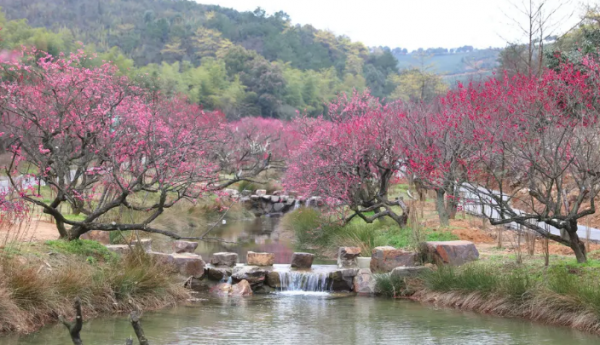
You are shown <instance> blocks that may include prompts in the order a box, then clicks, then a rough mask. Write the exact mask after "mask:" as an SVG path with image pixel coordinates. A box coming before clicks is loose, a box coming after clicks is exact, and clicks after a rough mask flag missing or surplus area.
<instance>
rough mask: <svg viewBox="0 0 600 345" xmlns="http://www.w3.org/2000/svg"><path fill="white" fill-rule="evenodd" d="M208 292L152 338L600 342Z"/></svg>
mask: <svg viewBox="0 0 600 345" xmlns="http://www.w3.org/2000/svg"><path fill="white" fill-rule="evenodd" d="M202 297H204V298H206V300H204V301H202V302H199V303H196V304H193V305H188V306H179V307H176V308H172V309H165V310H161V311H157V312H147V313H145V314H144V316H143V318H142V323H143V326H144V330H145V331H146V336H147V337H148V338H149V340H150V344H153V345H165V344H178V345H191V344H407V345H417V344H457V345H459V344H460V345H468V344H487V345H493V344H498V345H508V344H548V345H559V344H560V345H562V344H569V345H578V344H598V338H597V337H595V336H592V335H587V334H584V333H580V332H577V331H573V330H570V329H567V328H560V327H550V326H544V325H540V324H535V323H531V322H526V321H523V320H518V319H503V318H497V317H492V316H487V315H481V314H475V313H469V312H461V311H457V310H451V309H440V310H438V309H434V308H433V307H431V306H426V305H421V304H419V303H416V302H411V301H403V300H389V299H383V298H370V297H355V296H354V295H350V294H310V293H308V294H297V293H295V294H271V295H262V296H259V295H257V296H254V297H246V298H232V297H210V296H202ZM81 336H82V339H83V340H84V344H86V345H101V344H102V345H107V344H115V345H116V344H119V345H123V344H124V343H125V339H126V338H127V337H129V336H134V334H133V330H132V328H131V326H130V325H129V322H128V321H127V318H126V317H111V318H100V319H95V320H90V321H88V322H86V323H85V325H84V328H83V331H82V332H81ZM134 337H135V336H134ZM0 343H1V344H6V345H42V344H46V345H59V344H60V345H64V344H69V343H70V338H69V335H68V332H67V331H66V329H65V328H64V326H62V325H54V326H50V327H46V328H44V329H43V330H41V331H40V332H38V333H35V334H32V335H28V336H23V337H8V338H3V339H0Z"/></svg>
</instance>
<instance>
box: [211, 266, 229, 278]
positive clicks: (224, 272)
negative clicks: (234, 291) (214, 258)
mask: <svg viewBox="0 0 600 345" xmlns="http://www.w3.org/2000/svg"><path fill="white" fill-rule="evenodd" d="M232 274H233V269H232V268H231V267H227V266H209V267H206V275H207V276H208V279H210V280H214V281H221V280H226V279H227V278H229V277H231V275H232Z"/></svg>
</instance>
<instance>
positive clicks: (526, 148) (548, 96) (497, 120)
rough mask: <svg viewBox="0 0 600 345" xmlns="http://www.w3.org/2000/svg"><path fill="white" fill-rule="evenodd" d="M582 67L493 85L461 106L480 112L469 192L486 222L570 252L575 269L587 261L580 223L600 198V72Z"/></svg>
mask: <svg viewBox="0 0 600 345" xmlns="http://www.w3.org/2000/svg"><path fill="white" fill-rule="evenodd" d="M583 66H584V67H583V68H582V69H581V70H575V68H574V66H573V65H571V64H569V63H565V64H563V65H562V66H561V67H560V68H559V70H558V71H551V70H547V71H545V72H544V73H543V74H542V76H541V77H540V78H538V77H536V76H523V75H516V76H514V77H512V78H508V77H506V76H505V77H504V78H500V79H491V80H489V81H488V82H486V83H485V84H484V85H481V86H480V88H478V89H477V90H476V92H474V93H473V94H472V95H473V97H471V99H465V100H463V101H462V104H463V105H468V104H470V103H475V104H477V107H478V111H477V112H478V114H479V121H478V126H477V128H476V129H477V131H478V133H477V134H478V135H479V138H480V140H478V146H477V150H476V155H475V156H474V159H475V162H474V164H476V165H477V168H478V173H477V174H476V175H473V176H472V178H470V179H469V181H468V183H467V184H465V188H466V189H467V190H468V191H469V193H471V194H472V195H475V196H476V197H477V198H478V199H479V202H480V203H481V204H482V205H483V206H485V209H484V213H485V216H486V217H488V218H489V219H490V222H491V223H492V224H494V225H501V224H511V223H512V224H515V223H516V224H518V225H519V226H521V227H523V228H526V229H530V230H532V231H535V232H537V233H538V234H540V235H541V236H543V237H546V238H548V239H550V240H553V241H556V242H558V243H561V244H564V245H566V246H569V247H570V248H571V249H572V250H573V252H574V253H575V256H576V258H577V261H578V262H585V261H586V260H587V257H586V251H585V246H584V244H583V242H582V241H581V239H580V237H579V234H578V223H579V221H580V220H581V219H582V218H583V217H586V216H589V215H591V214H593V213H595V211H596V208H595V198H596V197H597V196H598V194H599V192H600V151H599V150H598V145H599V144H600V122H599V116H598V115H599V112H598V109H599V108H598V103H597V99H598V95H599V92H600V83H599V82H598V81H599V79H598V77H599V76H600V72H599V71H600V69H599V66H598V63H597V62H596V61H594V60H592V59H589V58H586V59H584V63H583ZM469 106H470V105H469ZM550 226H551V227H553V228H555V229H556V230H557V231H558V233H556V232H553V231H551V228H550Z"/></svg>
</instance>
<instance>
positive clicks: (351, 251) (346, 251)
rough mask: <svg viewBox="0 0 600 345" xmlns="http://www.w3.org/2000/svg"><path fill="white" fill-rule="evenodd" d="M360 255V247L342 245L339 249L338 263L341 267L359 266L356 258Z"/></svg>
mask: <svg viewBox="0 0 600 345" xmlns="http://www.w3.org/2000/svg"><path fill="white" fill-rule="evenodd" d="M358 256H360V248H359V247H340V249H339V250H338V260H337V264H338V267H339V268H355V267H358V263H357V261H356V258H357V257H358Z"/></svg>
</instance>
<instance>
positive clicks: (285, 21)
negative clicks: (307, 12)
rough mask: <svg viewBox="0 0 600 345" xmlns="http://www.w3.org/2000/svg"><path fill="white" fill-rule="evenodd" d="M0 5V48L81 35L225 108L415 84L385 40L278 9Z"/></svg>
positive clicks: (161, 84)
mask: <svg viewBox="0 0 600 345" xmlns="http://www.w3.org/2000/svg"><path fill="white" fill-rule="evenodd" d="M0 6H1V7H2V10H3V12H4V13H5V15H6V20H4V19H1V20H2V21H3V22H0V26H2V27H3V30H2V31H0V37H1V38H2V39H3V42H2V43H1V44H2V45H3V46H4V47H5V48H6V47H10V46H11V45H12V46H17V45H19V44H23V43H26V44H34V45H36V46H38V48H40V49H43V50H47V51H49V52H50V53H52V54H57V53H58V52H64V51H67V52H68V51H72V50H74V49H77V45H75V44H74V43H73V42H74V41H81V42H83V43H84V44H85V46H86V48H85V49H87V50H90V51H95V52H97V53H99V55H100V56H101V57H102V58H105V59H108V60H111V61H113V62H115V63H116V64H117V65H118V66H119V68H121V70H122V71H123V73H127V74H129V75H130V76H132V77H137V76H139V75H142V74H144V75H145V74H147V75H149V76H151V78H145V79H144V80H145V83H147V84H149V86H150V87H156V88H159V89H161V90H162V91H163V92H165V93H172V94H175V93H183V94H185V95H187V96H188V98H189V99H190V101H192V102H196V103H200V104H202V105H203V106H204V107H206V108H209V109H217V108H218V109H222V110H223V111H224V112H225V113H226V114H227V115H228V116H229V117H230V118H237V117H240V116H248V115H254V116H257V115H260V116H268V117H280V118H289V117H292V116H294V115H295V114H296V113H297V112H298V111H304V110H306V111H307V112H308V113H310V114H313V115H316V114H320V113H322V112H323V110H324V104H325V103H326V102H327V101H329V100H331V99H332V98H333V97H335V95H337V94H339V93H340V92H349V91H351V90H353V89H358V90H361V89H364V88H367V87H368V88H370V89H371V92H372V94H374V95H375V96H378V97H386V98H388V99H394V98H403V99H408V98H411V97H413V94H415V95H423V94H425V93H423V92H421V90H417V89H415V88H418V85H419V81H418V80H415V75H414V73H400V71H399V70H398V63H397V60H396V59H395V58H394V56H393V55H392V53H391V52H390V50H389V49H368V48H367V47H365V46H364V45H363V44H362V43H360V42H353V41H351V40H350V39H349V38H347V37H343V36H336V35H334V34H333V33H331V32H329V31H324V30H318V29H316V28H313V27H312V26H310V25H303V26H301V25H293V24H292V21H291V19H290V18H289V17H288V15H287V14H285V13H283V12H278V13H275V14H274V15H266V14H265V12H264V11H262V10H260V9H257V10H256V11H254V12H238V11H235V10H232V9H227V8H222V7H219V6H212V5H202V4H198V3H196V2H193V1H188V0H85V1H81V0H0ZM23 19H25V20H23ZM32 27H33V28H32ZM417 79H418V78H417ZM413 84H414V85H413ZM439 89H443V87H440V86H439V85H432V86H431V90H433V91H435V90H439Z"/></svg>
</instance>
